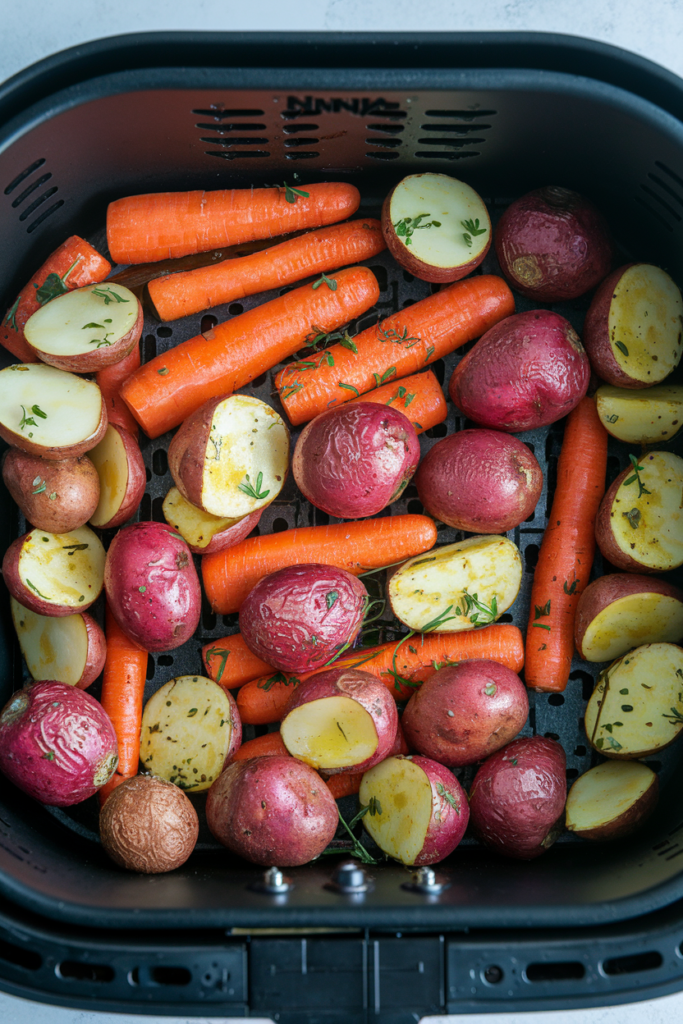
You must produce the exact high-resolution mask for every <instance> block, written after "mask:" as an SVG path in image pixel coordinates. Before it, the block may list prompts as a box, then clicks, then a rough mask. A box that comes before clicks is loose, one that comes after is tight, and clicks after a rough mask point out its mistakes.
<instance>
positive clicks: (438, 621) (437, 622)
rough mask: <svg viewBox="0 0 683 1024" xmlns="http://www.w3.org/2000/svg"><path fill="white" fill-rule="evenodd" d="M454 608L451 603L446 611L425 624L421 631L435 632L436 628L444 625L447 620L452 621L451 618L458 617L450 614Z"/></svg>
mask: <svg viewBox="0 0 683 1024" xmlns="http://www.w3.org/2000/svg"><path fill="white" fill-rule="evenodd" d="M452 610H453V605H452V604H449V606H448V608H446V609H445V610H444V611H442V612H440V613H439V615H437V616H436V617H435V618H433V619H432V620H431V621H430V622H428V623H427V624H426V625H425V626H423V627H422V630H421V632H423V633H433V632H434V630H435V629H438V627H439V626H443V624H444V623H445V622H450V620H451V619H455V618H457V616H456V615H449V614H448V613H449V612H450V611H452Z"/></svg>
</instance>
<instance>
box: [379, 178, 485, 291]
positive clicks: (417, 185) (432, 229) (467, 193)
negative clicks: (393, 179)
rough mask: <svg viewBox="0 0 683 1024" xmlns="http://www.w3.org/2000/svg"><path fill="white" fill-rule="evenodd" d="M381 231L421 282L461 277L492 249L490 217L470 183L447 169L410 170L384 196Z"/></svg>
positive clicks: (404, 265) (398, 260)
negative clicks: (454, 176) (441, 172)
mask: <svg viewBox="0 0 683 1024" xmlns="http://www.w3.org/2000/svg"><path fill="white" fill-rule="evenodd" d="M382 232H383V234H384V239H385V241H386V243H387V246H388V248H389V252H390V253H391V255H392V256H393V257H394V259H395V260H396V262H397V263H399V264H400V265H401V266H402V267H404V268H405V269H406V270H407V271H408V272H409V273H411V274H414V275H415V277H419V278H420V280H422V281H434V282H440V283H444V282H446V281H459V280H460V279H461V278H463V277H466V276H467V274H471V273H472V271H473V270H475V269H476V268H477V267H478V266H479V264H480V263H481V262H482V261H483V259H484V257H485V256H486V253H487V252H488V251H489V247H490V245H491V239H492V237H493V235H492V231H491V220H490V218H489V214H488V210H487V209H486V204H485V203H484V200H483V199H482V198H481V196H480V195H478V194H477V193H476V192H475V191H474V189H473V188H472V187H471V186H470V185H466V184H465V182H464V181H458V179H457V178H452V177H450V175H448V174H436V173H433V172H428V173H426V174H409V175H408V177H406V178H404V179H403V180H402V181H399V183H398V185H395V186H394V188H393V189H392V190H391V192H390V193H389V195H388V196H387V198H386V199H385V200H384V205H383V207H382Z"/></svg>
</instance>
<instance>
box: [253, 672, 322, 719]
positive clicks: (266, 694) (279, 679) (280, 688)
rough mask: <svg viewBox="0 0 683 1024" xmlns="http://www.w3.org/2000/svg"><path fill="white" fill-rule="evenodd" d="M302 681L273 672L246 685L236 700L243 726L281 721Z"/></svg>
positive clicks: (297, 677) (299, 678)
mask: <svg viewBox="0 0 683 1024" xmlns="http://www.w3.org/2000/svg"><path fill="white" fill-rule="evenodd" d="M308 675H313V673H312V672H309V673H308ZM308 675H307V676H306V678H308ZM301 679H302V677H301V676H293V675H285V673H284V672H271V673H270V674H269V675H264V676H261V677H260V679H252V681H251V682H250V683H245V684H244V686H242V687H241V688H240V689H239V690H238V691H237V697H236V698H235V699H236V700H237V710H238V711H239V713H240V719H241V721H242V725H270V724H271V722H279V721H281V720H282V718H283V717H284V713H285V708H286V707H287V705H288V704H289V698H290V697H291V696H292V694H293V693H294V691H295V690H296V688H297V686H299V684H300V683H301Z"/></svg>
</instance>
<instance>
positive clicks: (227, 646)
mask: <svg viewBox="0 0 683 1024" xmlns="http://www.w3.org/2000/svg"><path fill="white" fill-rule="evenodd" d="M202 660H203V662H204V668H205V669H206V674H207V675H208V677H209V679H213V681H214V682H216V683H220V685H221V686H223V687H224V688H225V689H226V690H234V689H236V688H237V687H238V686H242V684H243V683H248V682H250V681H251V680H252V679H258V677H259V676H262V675H265V674H267V673H271V674H272V673H273V672H274V671H275V669H274V668H273V667H272V665H269V664H268V663H267V662H265V661H261V659H260V658H257V657H256V655H255V654H252V653H251V651H250V650H249V648H248V647H247V645H246V644H245V642H244V640H243V639H242V636H241V634H240V633H233V634H232V636H224V637H222V638H221V639H220V640H212V641H211V643H208V644H205V645H204V647H202Z"/></svg>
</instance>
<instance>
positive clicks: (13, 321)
mask: <svg viewBox="0 0 683 1024" xmlns="http://www.w3.org/2000/svg"><path fill="white" fill-rule="evenodd" d="M20 299H21V296H19V298H18V299H17V301H16V302H15V303H14V305H13V306H12V308H11V309H9V310H8V311H7V316H6V317H5V323H6V324H7V326H8V327H11V328H12V330H13V331H18V330H19V328H18V327H17V310H18V308H19V302H20Z"/></svg>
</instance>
